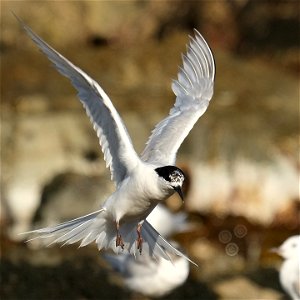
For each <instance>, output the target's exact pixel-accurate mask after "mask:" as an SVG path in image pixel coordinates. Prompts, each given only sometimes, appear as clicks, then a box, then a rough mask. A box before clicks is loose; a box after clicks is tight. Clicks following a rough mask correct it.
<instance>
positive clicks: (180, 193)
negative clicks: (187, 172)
mask: <svg viewBox="0 0 300 300" xmlns="http://www.w3.org/2000/svg"><path fill="white" fill-rule="evenodd" d="M173 189H174V190H175V191H176V192H177V193H178V195H179V196H180V198H181V200H182V202H184V199H183V193H182V190H181V187H180V186H176V187H173Z"/></svg>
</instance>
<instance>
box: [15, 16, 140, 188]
mask: <svg viewBox="0 0 300 300" xmlns="http://www.w3.org/2000/svg"><path fill="white" fill-rule="evenodd" d="M17 18H18V17H17ZM18 20H19V22H20V23H21V24H22V26H23V28H24V29H25V30H26V32H27V33H28V35H29V36H30V37H31V38H32V40H33V41H34V42H35V43H36V45H37V46H38V47H39V48H40V50H41V51H42V52H43V53H44V54H46V56H47V57H48V59H49V60H50V61H52V62H53V64H54V66H55V67H56V69H57V70H58V71H59V72H60V73H61V74H62V75H64V76H65V77H67V78H69V79H70V80H71V82H72V84H73V86H74V87H75V88H76V89H77V91H78V97H79V99H80V101H81V103H82V105H83V106H84V108H85V110H86V113H87V115H88V116H89V118H90V120H91V122H92V124H93V126H94V129H95V131H96V133H97V136H98V138H99V142H100V145H101V147H102V152H103V154H104V159H105V161H106V165H107V167H109V168H110V171H111V176H112V179H113V180H114V181H115V182H116V184H117V185H118V184H119V183H120V182H121V181H122V180H123V179H124V178H125V177H126V175H128V173H129V172H130V171H131V170H132V169H133V168H134V167H135V166H136V165H137V164H138V163H139V162H140V159H139V157H138V155H137V154H136V152H135V150H134V149H133V146H132V142H131V139H130V137H129V135H128V132H127V130H126V127H125V125H124V124H123V122H122V119H121V118H120V116H119V114H118V112H117V111H116V109H115V108H114V106H113V104H112V103H111V101H110V99H109V97H108V96H107V94H106V93H105V92H104V91H103V89H102V88H101V87H100V86H99V84H98V83H97V82H96V81H94V80H93V79H92V78H91V77H89V76H88V75H87V74H86V73H85V72H83V71H82V70H81V69H80V68H78V67H76V66H75V65H74V64H72V63H71V62H70V61H69V60H68V59H66V58H65V57H63V56H62V55H61V54H60V53H58V52H57V51H56V50H54V49H53V48H52V47H51V46H49V45H48V44H47V43H46V42H45V41H43V40H42V39H41V38H40V37H39V36H38V35H36V34H35V33H34V32H33V31H32V30H31V29H30V28H29V27H28V26H27V25H26V24H25V23H24V22H22V20H20V19H19V18H18Z"/></svg>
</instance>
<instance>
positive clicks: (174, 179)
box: [169, 170, 184, 186]
mask: <svg viewBox="0 0 300 300" xmlns="http://www.w3.org/2000/svg"><path fill="white" fill-rule="evenodd" d="M169 177H170V181H171V183H172V185H180V186H181V185H182V183H183V181H184V176H183V174H182V173H181V172H179V171H178V170H175V171H173V172H172V173H171V174H170V176H169Z"/></svg>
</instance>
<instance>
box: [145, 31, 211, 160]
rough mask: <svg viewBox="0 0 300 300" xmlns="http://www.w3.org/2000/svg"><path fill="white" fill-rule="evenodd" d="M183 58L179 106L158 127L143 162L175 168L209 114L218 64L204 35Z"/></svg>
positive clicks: (197, 37)
mask: <svg viewBox="0 0 300 300" xmlns="http://www.w3.org/2000/svg"><path fill="white" fill-rule="evenodd" d="M190 39H191V41H190V44H189V45H188V47H187V54H186V55H183V56H182V59H183V67H181V68H180V70H179V73H178V80H174V81H173V84H172V89H173V92H174V93H175V95H176V96H177V97H176V102H175V105H174V107H173V108H172V109H171V111H170V113H169V115H168V117H167V118H165V119H163V120H162V121H161V122H160V123H158V124H157V125H156V127H155V128H154V130H153V131H152V135H151V136H150V138H149V140H148V142H147V145H146V147H145V149H144V151H143V153H142V155H141V158H142V160H143V161H146V162H150V163H155V164H159V165H174V164H175V160H176V153H177V151H178V148H179V147H180V145H181V143H182V142H183V140H184V139H185V138H186V136H187V135H188V133H189V132H190V130H191V129H192V128H193V126H194V124H195V123H196V121H197V120H198V119H199V118H200V117H201V116H202V115H203V114H204V112H205V111H206V109H207V107H208V104H209V101H210V99H211V98H212V95H213V88H214V78H215V63H214V58H213V54H212V52H211V50H210V48H209V46H208V45H207V43H206V41H205V40H204V38H203V37H202V35H201V34H200V33H199V32H198V31H197V30H195V37H190Z"/></svg>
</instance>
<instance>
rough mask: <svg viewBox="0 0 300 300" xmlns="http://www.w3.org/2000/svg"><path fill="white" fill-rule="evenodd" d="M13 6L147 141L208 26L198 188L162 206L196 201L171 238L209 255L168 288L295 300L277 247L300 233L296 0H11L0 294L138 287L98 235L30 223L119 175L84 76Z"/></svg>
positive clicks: (4, 47) (113, 294)
mask: <svg viewBox="0 0 300 300" xmlns="http://www.w3.org/2000/svg"><path fill="white" fill-rule="evenodd" d="M12 11H13V12H14V13H15V14H16V15H17V16H19V17H20V18H22V19H23V20H24V21H25V22H26V23H27V24H28V25H29V26H30V27H31V28H32V29H33V30H34V31H35V32H36V33H37V34H39V35H40V36H41V37H42V38H43V39H45V40H46V41H47V42H48V43H49V44H50V45H52V46H53V47H54V48H55V49H57V50H58V51H59V52H61V53H62V54H63V55H64V56H66V57H67V58H68V59H69V60H71V61H72V62H73V63H75V64H76V65H78V66H79V67H80V68H82V69H83V70H84V71H86V72H87V73H88V74H89V75H90V76H91V77H93V78H94V79H95V80H97V81H98V82H99V83H100V85H101V87H102V88H103V89H104V90H105V91H106V93H107V94H108V95H109V96H110V98H111V100H112V102H113V104H114V105H115V107H116V109H117V110H118V111H119V113H120V115H121V116H122V118H123V119H124V121H125V124H126V126H127V128H128V131H129V133H130V135H131V137H132V140H133V142H134V146H135V148H136V150H137V151H138V152H141V151H142V150H143V147H144V144H145V142H146V140H147V138H148V136H149V134H150V132H151V129H153V127H154V126H155V124H156V123H157V122H158V121H160V120H161V119H162V118H163V117H165V116H166V115H167V114H168V111H169V109H170V108H171V106H172V105H173V103H174V100H175V97H174V95H173V93H172V91H171V79H174V78H176V76H177V71H178V66H179V65H181V53H184V52H185V49H186V48H185V47H186V46H185V45H186V44H187V43H188V40H189V38H188V36H189V35H192V34H193V28H196V29H198V31H199V32H200V33H201V34H202V35H203V36H204V37H205V39H206V40H207V42H208V44H209V45H210V47H211V49H212V51H213V53H214V55H215V61H216V67H217V74H216V82H215V93H214V97H213V100H212V101H211V103H210V106H209V108H208V110H207V112H206V113H205V115H204V116H203V117H202V118H201V119H200V120H199V121H198V123H197V124H196V125H195V127H194V129H193V130H192V132H191V133H190V135H189V136H188V138H187V139H186V140H185V142H184V144H183V145H182V146H181V148H180V151H179V154H178V159H177V164H178V166H179V167H180V168H182V169H183V170H184V171H185V173H186V174H187V175H188V180H187V182H186V186H185V195H186V201H185V203H184V205H182V204H181V202H180V201H179V200H178V199H177V198H176V197H174V198H170V199H169V200H168V201H167V203H166V206H167V207H168V208H169V209H170V210H171V211H172V212H174V213H175V212H178V211H185V212H186V213H187V215H188V220H187V222H189V223H190V224H192V226H191V227H190V229H189V230H188V231H187V232H185V233H179V234H177V235H176V236H175V237H174V238H175V239H176V240H177V241H178V242H179V243H180V244H181V246H182V247H183V248H184V249H185V251H186V253H187V254H188V255H189V256H190V257H191V259H193V260H194V261H196V262H197V263H198V264H199V268H196V267H194V266H191V270H190V275H189V277H188V280H187V281H186V282H185V283H184V284H183V285H182V286H181V287H178V288H177V289H176V290H174V291H173V292H172V293H171V294H169V295H166V296H164V297H163V299H234V298H235V299H238V298H241V297H242V296H241V295H243V297H244V298H247V299H262V298H264V299H284V298H285V297H286V296H285V294H284V292H283V290H282V288H281V286H280V283H279V279H278V272H277V270H278V267H279V266H280V264H281V260H280V259H279V258H278V257H277V256H276V255H274V254H270V253H269V251H268V249H269V248H271V247H274V246H278V245H280V244H281V243H282V242H283V241H284V240H285V239H286V238H287V237H289V236H291V235H294V234H298V233H299V208H300V205H299V204H300V202H299V167H300V164H299V157H298V155H299V154H298V153H299V144H298V140H299V127H298V126H299V70H300V69H299V36H300V35H299V28H300V27H299V2H298V1H250V0H228V1H225V0H224V1H184V0H182V1H180V0H179V1H154V0H144V1H142V0H136V1H59V2H57V1H45V2H44V1H43V2H42V1H40V2H38V1H1V37H0V54H1V215H0V224H1V281H2V282H1V296H2V299H59V298H64V299H100V298H101V299H114V298H118V299H135V300H137V299H148V298H147V297H146V296H143V295H140V294H136V293H134V292H131V291H130V290H128V289H127V288H126V287H125V286H124V284H122V282H120V280H119V278H118V277H117V276H116V275H115V274H114V273H113V272H112V271H111V269H110V268H109V267H108V266H107V264H106V262H105V260H104V259H103V258H102V256H101V255H99V253H98V251H97V249H96V247H95V245H90V246H88V247H85V248H82V249H80V250H78V251H77V250H76V249H77V246H76V245H75V246H70V247H64V248H60V247H59V246H56V247H51V248H46V249H44V248H40V247H39V245H38V244H35V243H32V244H25V243H24V238H25V237H24V236H20V235H18V234H19V233H20V232H24V231H27V230H30V229H32V228H35V227H40V226H47V225H51V224H54V223H57V222H61V221H64V220H68V219H71V218H75V217H78V216H81V215H83V214H86V213H89V212H91V211H93V210H95V209H96V208H97V207H99V205H100V204H101V202H102V201H103V200H105V199H106V197H107V196H108V195H109V194H110V193H111V192H112V191H113V190H114V187H113V184H112V183H111V181H110V174H109V171H108V170H106V169H105V164H104V161H103V155H102V153H101V150H100V147H99V145H98V138H97V136H96V134H95V133H94V131H93V129H92V126H91V125H90V123H89V120H88V118H87V117H86V115H85V112H84V109H83V108H82V107H81V104H80V102H79V101H78V100H77V99H76V92H75V90H74V89H73V88H72V86H71V84H70V83H69V81H68V80H67V79H65V78H64V77H62V76H61V75H60V74H58V72H57V71H56V70H54V68H53V67H52V66H51V64H50V63H49V61H48V60H47V59H46V58H45V57H44V55H43V54H41V53H40V52H39V51H38V50H37V48H36V46H35V45H34V44H33V43H32V41H31V40H30V38H28V36H27V35H26V34H25V33H24V31H23V30H22V29H21V28H20V26H19V24H18V22H17V21H16V19H15V18H14V16H13V15H12V13H11V12H12ZM70 287H71V288H70Z"/></svg>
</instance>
